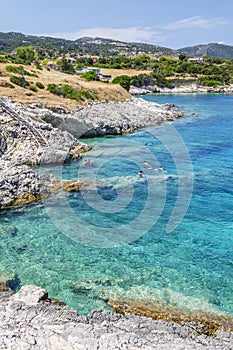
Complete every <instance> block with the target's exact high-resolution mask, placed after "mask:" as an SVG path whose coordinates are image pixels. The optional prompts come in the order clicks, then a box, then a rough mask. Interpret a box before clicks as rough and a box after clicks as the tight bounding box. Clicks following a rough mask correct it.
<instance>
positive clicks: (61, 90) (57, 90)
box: [48, 84, 98, 101]
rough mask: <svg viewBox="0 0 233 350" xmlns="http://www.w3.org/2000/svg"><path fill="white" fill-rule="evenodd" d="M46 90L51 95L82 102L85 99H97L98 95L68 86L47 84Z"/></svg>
mask: <svg viewBox="0 0 233 350" xmlns="http://www.w3.org/2000/svg"><path fill="white" fill-rule="evenodd" d="M48 90H49V92H51V93H52V94H55V95H58V96H62V97H67V98H70V99H71V100H76V101H84V100H85V99H88V100H94V99H96V98H98V95H97V94H96V93H94V92H91V91H88V90H76V89H74V88H73V87H72V86H70V85H61V86H58V85H56V84H48Z"/></svg>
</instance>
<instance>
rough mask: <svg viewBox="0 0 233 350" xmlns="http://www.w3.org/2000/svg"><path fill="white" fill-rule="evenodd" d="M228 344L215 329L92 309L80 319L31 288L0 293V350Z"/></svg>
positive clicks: (224, 349) (189, 349)
mask: <svg viewBox="0 0 233 350" xmlns="http://www.w3.org/2000/svg"><path fill="white" fill-rule="evenodd" d="M232 344H233V336H232V333H231V332H230V331H223V330H218V331H217V332H216V333H215V335H214V336H213V337H209V336H206V335H203V334H198V333H197V332H196V331H195V330H194V329H193V328H192V326H191V325H189V324H184V325H182V326H181V325H178V324H176V323H174V322H165V321H162V320H159V321H155V320H152V319H151V318H147V317H142V316H136V315H132V314H128V313H126V314H125V315H124V316H123V315H120V314H116V313H112V312H103V311H100V310H93V311H92V312H91V313H90V314H89V315H87V316H80V315H78V313H77V311H76V310H75V309H72V308H69V307H67V306H64V305H63V306H62V305H61V303H59V302H57V301H55V300H52V299H49V298H48V293H47V291H46V290H44V289H42V288H40V287H37V286H30V285H29V286H23V287H22V288H21V289H20V290H19V291H18V292H17V293H16V294H12V293H11V292H10V290H8V295H7V292H6V290H4V291H2V292H0V349H1V350H3V349H12V350H13V349H17V350H29V349H35V350H46V349H48V350H78V349H86V350H97V349H98V350H109V349H132V350H136V349H148V350H150V349H151V350H152V349H159V350H168V349H169V350H170V349H174V350H176V349H177V350H178V349H185V350H195V349H198V350H202V349H203V350H204V349H211V350H212V349H219V350H228V349H229V350H230V349H232Z"/></svg>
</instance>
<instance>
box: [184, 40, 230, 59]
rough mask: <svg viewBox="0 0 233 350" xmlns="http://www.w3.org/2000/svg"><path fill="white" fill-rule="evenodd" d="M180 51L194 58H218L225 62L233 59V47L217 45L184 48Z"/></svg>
mask: <svg viewBox="0 0 233 350" xmlns="http://www.w3.org/2000/svg"><path fill="white" fill-rule="evenodd" d="M178 51H179V52H180V53H185V54H187V55H188V56H193V57H202V56H209V57H218V58H221V59H223V60H230V59H233V46H229V45H223V44H217V43H210V44H206V45H196V46H190V47H184V48H182V49H179V50H178Z"/></svg>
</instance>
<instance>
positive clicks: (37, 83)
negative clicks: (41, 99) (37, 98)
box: [36, 81, 44, 89]
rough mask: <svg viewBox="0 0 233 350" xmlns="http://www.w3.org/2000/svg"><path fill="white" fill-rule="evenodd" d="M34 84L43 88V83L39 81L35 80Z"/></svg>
mask: <svg viewBox="0 0 233 350" xmlns="http://www.w3.org/2000/svg"><path fill="white" fill-rule="evenodd" d="M36 86H37V87H38V88H39V89H44V84H42V83H41V82H40V81H37V82H36Z"/></svg>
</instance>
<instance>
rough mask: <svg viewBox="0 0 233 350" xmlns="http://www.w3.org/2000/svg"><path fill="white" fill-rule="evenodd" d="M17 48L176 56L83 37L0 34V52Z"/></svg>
mask: <svg viewBox="0 0 233 350" xmlns="http://www.w3.org/2000/svg"><path fill="white" fill-rule="evenodd" d="M19 46H34V47H37V48H40V49H44V50H55V51H58V52H60V53H62V52H67V51H69V52H72V51H76V52H77V51H78V52H80V53H84V54H85V53H86V54H91V55H100V54H105V55H107V56H110V55H111V56H112V55H119V54H138V53H139V54H140V53H146V54H149V53H151V54H158V55H167V56H171V55H176V56H177V55H178V53H177V51H175V50H172V49H169V48H166V47H161V46H158V45H150V44H143V43H126V42H123V41H118V40H112V39H104V38H90V37H83V38H79V39H77V40H66V39H59V38H51V37H42V36H33V35H25V34H22V33H15V32H10V33H2V32H0V52H12V51H13V50H15V49H16V48H17V47H19Z"/></svg>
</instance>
